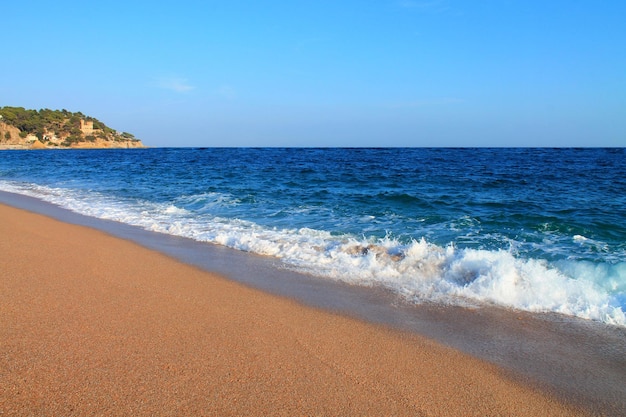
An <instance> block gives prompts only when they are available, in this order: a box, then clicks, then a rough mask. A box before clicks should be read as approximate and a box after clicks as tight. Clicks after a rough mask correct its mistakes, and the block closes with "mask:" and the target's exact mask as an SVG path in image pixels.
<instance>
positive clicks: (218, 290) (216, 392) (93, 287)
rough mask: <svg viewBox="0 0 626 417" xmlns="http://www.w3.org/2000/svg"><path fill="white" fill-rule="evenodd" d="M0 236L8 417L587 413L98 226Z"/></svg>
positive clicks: (31, 227) (37, 221)
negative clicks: (192, 264)
mask: <svg viewBox="0 0 626 417" xmlns="http://www.w3.org/2000/svg"><path fill="white" fill-rule="evenodd" d="M0 236H1V239H0V270H1V274H0V414H2V415H13V416H23V415H40V416H46V415H49V416H53V415H64V416H72V415H134V416H141V415H164V416H167V415H172V416H174V415H175V416H183V415H190V416H196V415H219V416H224V415H248V416H255V415H256V416H261V415H263V416H265V415H289V416H291V415H402V416H409V415H410V416H460V415H463V416H495V415H515V416H537V415H551V416H573V415H585V414H584V411H582V410H579V409H576V408H573V407H571V406H568V405H567V404H563V403H560V402H558V401H557V400H555V399H553V398H551V397H549V396H548V395H546V394H542V393H540V392H539V391H538V390H536V389H533V388H532V387H528V386H524V385H521V384H519V383H516V382H513V380H512V379H511V378H509V377H508V376H507V374H506V373H505V372H503V371H502V370H500V369H499V368H497V367H495V366H493V365H490V364H487V363H485V362H483V361H480V360H478V359H475V358H472V357H470V356H468V355H466V354H463V353H460V352H458V351H455V350H452V349H450V348H447V347H444V346H442V345H439V344H437V343H435V342H432V341H430V340H428V339H425V338H422V337H420V336H419V335H415V334H410V333H403V332H399V331H395V330H391V329H387V328H385V327H381V326H376V325H372V324H368V323H363V322H360V321H357V320H354V319H351V318H347V317H343V316H341V315H336V314H333V313H329V312H325V311H320V310H316V309H313V308H310V307H304V306H301V305H299V304H297V303H296V302H294V301H291V300H288V299H284V298H280V297H277V296H273V295H268V294H265V293H263V292H260V291H258V290H254V289H250V288H248V287H245V286H243V285H241V284H238V283H235V282H232V281H229V280H227V279H225V278H223V277H220V276H217V275H212V274H209V273H207V272H204V271H201V270H199V269H196V268H194V267H191V266H188V265H185V264H182V263H180V262H178V261H175V260H173V259H171V258H169V257H167V256H165V255H162V254H160V253H157V252H152V251H149V250H147V249H145V248H143V247H141V246H138V245H136V244H134V243H131V242H127V241H124V240H121V239H118V238H114V237H111V236H109V235H106V234H104V233H102V232H99V231H95V230H92V229H89V228H85V227H82V226H76V225H70V224H65V223H61V222H58V221H56V220H52V219H49V218H47V217H44V216H41V215H37V214H32V213H29V212H26V211H21V210H18V209H14V208H12V207H8V206H2V205H0ZM251 273H253V272H252V271H251Z"/></svg>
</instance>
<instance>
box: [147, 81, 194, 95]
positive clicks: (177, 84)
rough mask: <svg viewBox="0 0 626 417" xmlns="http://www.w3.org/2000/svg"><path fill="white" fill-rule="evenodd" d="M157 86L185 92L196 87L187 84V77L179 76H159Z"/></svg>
mask: <svg viewBox="0 0 626 417" xmlns="http://www.w3.org/2000/svg"><path fill="white" fill-rule="evenodd" d="M156 81H157V86H158V87H159V88H162V89H164V90H170V91H174V92H176V93H186V92H187V91H191V90H194V89H195V88H196V87H194V86H193V85H191V84H189V82H188V81H187V79H185V78H179V77H161V78H157V80H156Z"/></svg>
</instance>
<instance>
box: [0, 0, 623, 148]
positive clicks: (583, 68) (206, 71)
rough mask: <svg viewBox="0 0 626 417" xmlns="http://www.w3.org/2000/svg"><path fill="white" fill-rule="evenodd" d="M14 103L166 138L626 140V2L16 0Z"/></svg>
mask: <svg viewBox="0 0 626 417" xmlns="http://www.w3.org/2000/svg"><path fill="white" fill-rule="evenodd" d="M0 16H2V19H1V21H2V34H3V36H2V38H1V39H2V41H1V43H0V106H19V107H25V108H29V109H41V108H50V109H59V110H60V109H66V110H70V111H80V112H82V113H84V114H86V115H88V116H92V117H95V118H97V119H99V120H100V121H102V122H104V123H105V124H106V125H108V126H110V127H112V128H114V129H117V130H120V131H126V132H130V133H133V134H134V135H135V136H136V137H137V138H139V139H141V140H142V141H143V142H144V144H146V145H148V146H151V147H161V146H186V147H187V146H207V147H209V146H356V147H361V146H368V147H369V146H374V147H380V146H619V147H623V146H626V24H625V23H624V22H626V1H624V0H292V1H286V0H285V1H278V0H257V1H246V0H219V1H218V0H205V1H188V0H179V1H176V2H170V1H167V0H165V1H159V2H155V1H133V0H124V1H119V0H108V1H107V2H104V1H102V2H84V1H81V2H79V1H66V0H59V1H49V0H46V1H43V0H33V1H28V0H24V1H10V2H4V3H3V4H2V6H0Z"/></svg>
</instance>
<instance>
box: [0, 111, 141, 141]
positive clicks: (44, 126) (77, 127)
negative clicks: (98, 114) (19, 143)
mask: <svg viewBox="0 0 626 417" xmlns="http://www.w3.org/2000/svg"><path fill="white" fill-rule="evenodd" d="M81 120H83V121H87V122H93V129H94V130H93V135H87V136H85V135H84V134H83V131H82V130H81ZM0 121H1V122H4V123H6V124H7V125H11V126H14V127H16V128H18V129H19V130H20V136H21V137H22V138H25V137H26V136H28V135H29V134H32V135H35V136H36V137H37V138H38V139H39V140H40V141H41V142H42V143H46V142H47V141H49V140H50V138H51V137H53V136H54V137H56V138H62V139H63V143H62V145H65V146H70V145H71V144H73V143H77V142H93V141H95V140H96V138H101V139H103V140H118V141H137V142H138V141H139V140H138V139H135V137H134V136H133V135H132V134H130V133H126V132H123V133H119V132H117V131H116V130H113V129H111V128H110V127H108V126H106V125H105V124H104V123H102V122H101V121H99V120H98V119H96V118H94V117H89V116H85V115H84V114H83V113H81V112H70V111H67V110H65V109H63V110H50V109H41V110H27V109H25V108H23V107H9V106H7V107H0Z"/></svg>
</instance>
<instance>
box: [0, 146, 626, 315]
mask: <svg viewBox="0 0 626 417" xmlns="http://www.w3.org/2000/svg"><path fill="white" fill-rule="evenodd" d="M0 190H1V191H5V192H9V193H17V194H22V195H26V196H29V197H34V198H36V199H39V200H42V201H44V202H47V203H52V204H54V205H57V206H59V207H61V208H64V209H67V210H71V211H73V212H76V213H80V214H82V215H84V216H89V217H93V218H98V219H106V220H109V221H113V222H118V223H122V224H126V225H131V226H134V227H138V228H142V229H145V230H148V231H151V232H157V233H161V234H167V235H174V236H179V237H183V238H187V239H191V240H193V241H197V242H203V243H206V244H207V245H210V246H214V245H218V246H223V247H228V248H232V249H235V250H237V251H241V252H246V253H250V254H255V255H260V256H263V257H268V258H271V259H273V260H274V261H275V262H276V264H278V265H280V268H283V269H287V270H292V271H297V272H298V273H303V274H307V275H310V276H313V277H315V279H319V280H324V281H338V282H341V283H344V284H348V285H350V286H357V287H363V288H383V289H384V290H385V291H387V292H391V293H393V294H394V295H395V296H397V297H398V298H400V299H402V300H403V302H406V303H409V304H415V305H420V304H429V305H447V306H461V307H464V306H466V307H471V308H481V307H482V306H498V307H504V308H506V309H512V310H519V311H526V312H531V313H550V314H557V315H563V316H571V317H577V318H581V319H584V320H589V321H595V322H600V323H605V324H607V325H610V326H618V327H626V149H623V148H617V149H604V148H584V149H570V148H557V149H544V148H459V149H456V148H374V149H365V148H320V149H318V148H153V149H111V150H58V151H51V150H42V151H18V150H16V151H5V152H2V153H0ZM207 247H208V246H207Z"/></svg>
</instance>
